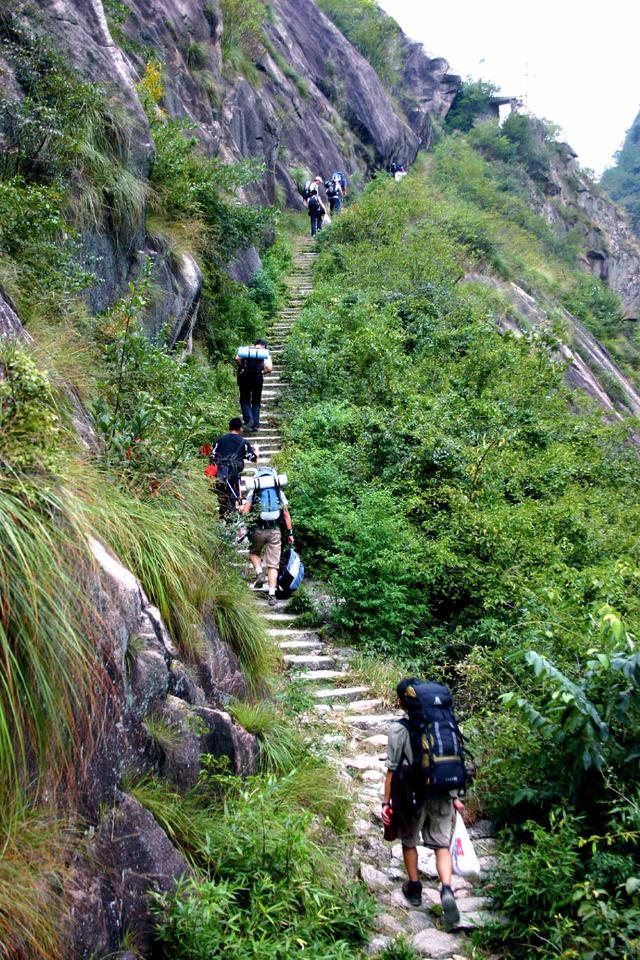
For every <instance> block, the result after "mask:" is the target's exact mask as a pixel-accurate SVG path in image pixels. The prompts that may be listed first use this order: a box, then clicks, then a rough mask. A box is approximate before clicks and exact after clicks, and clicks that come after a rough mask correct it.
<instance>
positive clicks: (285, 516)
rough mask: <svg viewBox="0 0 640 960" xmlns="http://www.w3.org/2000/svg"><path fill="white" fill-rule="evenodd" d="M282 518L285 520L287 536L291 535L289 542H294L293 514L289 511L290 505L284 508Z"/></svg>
mask: <svg viewBox="0 0 640 960" xmlns="http://www.w3.org/2000/svg"><path fill="white" fill-rule="evenodd" d="M282 519H283V520H284V525H285V528H286V531H287V536H288V537H289V543H293V525H292V523H291V514H290V513H289V508H288V507H283V508H282Z"/></svg>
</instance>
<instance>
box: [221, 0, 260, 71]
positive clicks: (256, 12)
mask: <svg viewBox="0 0 640 960" xmlns="http://www.w3.org/2000/svg"><path fill="white" fill-rule="evenodd" d="M220 9H221V11H222V24H223V33H222V56H223V59H225V60H227V61H229V60H231V59H232V58H233V53H234V51H235V50H236V49H239V50H240V51H241V53H242V54H243V55H244V56H246V57H248V58H249V59H254V58H256V57H258V56H259V55H260V53H261V52H262V49H263V45H264V21H265V17H266V9H265V4H264V3H262V0H221V2H220Z"/></svg>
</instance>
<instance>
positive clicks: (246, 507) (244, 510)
mask: <svg viewBox="0 0 640 960" xmlns="http://www.w3.org/2000/svg"><path fill="white" fill-rule="evenodd" d="M252 506H253V497H251V498H249V497H247V499H246V500H245V501H244V503H241V504H240V506H239V507H238V513H240V514H242V516H243V517H244V516H246V515H247V514H248V513H249V512H250V510H251V507H252Z"/></svg>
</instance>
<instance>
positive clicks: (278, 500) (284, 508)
mask: <svg viewBox="0 0 640 960" xmlns="http://www.w3.org/2000/svg"><path fill="white" fill-rule="evenodd" d="M261 478H262V479H263V483H262V484H261V485H260V489H255V490H250V491H249V493H248V494H247V499H246V501H245V502H244V503H243V505H242V506H241V507H240V513H241V514H243V515H245V516H246V515H247V514H251V513H252V512H253V517H252V520H253V522H250V524H249V526H250V529H251V546H250V548H249V559H250V560H251V563H252V564H253V568H254V570H255V572H256V579H255V583H254V585H253V586H254V589H255V590H261V589H262V587H263V586H264V582H265V575H264V570H263V567H262V560H261V554H262V552H263V551H264V562H265V565H266V567H267V582H268V585H269V601H268V602H269V606H270V607H273V606H275V603H276V587H277V584H278V568H279V566H280V556H281V553H282V535H283V530H282V527H283V526H284V533H285V535H286V537H287V540H288V542H289V543H293V542H294V541H293V530H292V529H291V514H290V513H289V504H288V501H287V498H286V497H285V495H284V493H283V491H282V489H281V488H280V487H279V485H278V474H277V472H276V471H275V469H274V468H273V467H260V468H259V470H258V471H257V473H256V482H257V483H258V482H259V481H260V479H261ZM254 517H255V519H254Z"/></svg>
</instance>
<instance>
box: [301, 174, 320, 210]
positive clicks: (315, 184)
mask: <svg viewBox="0 0 640 960" xmlns="http://www.w3.org/2000/svg"><path fill="white" fill-rule="evenodd" d="M321 186H322V179H321V178H320V177H314V178H313V179H312V180H305V182H304V184H303V186H302V199H303V200H304V202H305V204H307V206H308V205H309V198H310V197H311V195H312V194H313V193H317V192H318V190H319V188H320V187H321Z"/></svg>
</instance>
